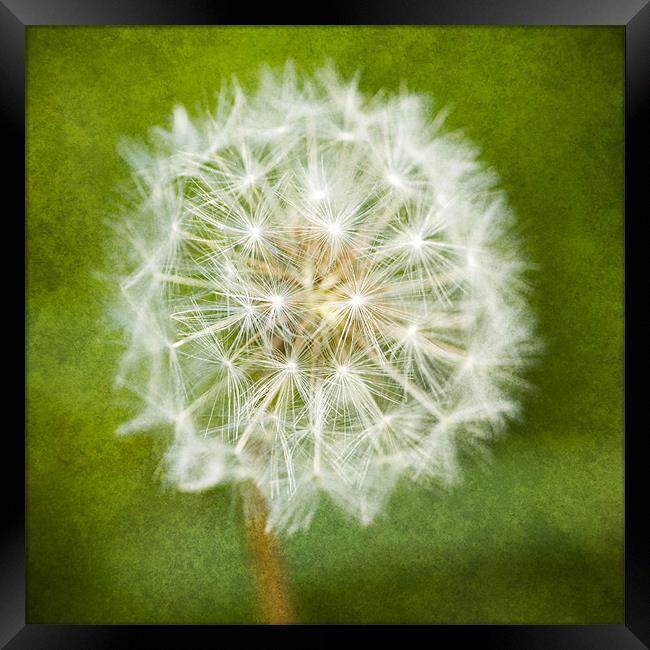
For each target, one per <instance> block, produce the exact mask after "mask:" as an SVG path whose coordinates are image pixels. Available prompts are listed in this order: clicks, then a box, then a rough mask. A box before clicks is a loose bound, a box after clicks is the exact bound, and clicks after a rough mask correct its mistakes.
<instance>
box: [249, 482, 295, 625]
mask: <svg viewBox="0 0 650 650" xmlns="http://www.w3.org/2000/svg"><path fill="white" fill-rule="evenodd" d="M242 496H243V500H244V514H245V519H246V534H247V541H248V547H249V551H250V555H251V560H252V565H253V571H254V574H255V580H256V583H257V590H258V598H259V601H260V604H261V607H262V610H263V613H264V620H265V622H266V623H269V624H271V625H288V624H291V623H295V622H296V618H295V612H294V609H293V604H292V599H291V593H290V587H289V581H288V579H287V575H286V571H285V568H284V563H283V561H282V558H281V554H280V549H279V544H278V540H277V539H276V537H275V536H274V535H273V533H270V532H269V531H267V521H268V508H267V505H266V500H265V499H264V497H263V496H262V495H261V494H260V491H259V490H258V489H257V487H256V486H255V484H253V483H251V482H247V483H244V484H242Z"/></svg>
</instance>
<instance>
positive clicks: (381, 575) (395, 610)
mask: <svg viewBox="0 0 650 650" xmlns="http://www.w3.org/2000/svg"><path fill="white" fill-rule="evenodd" d="M27 44H28V49H27V53H28V72H27V99H28V105H27V171H28V191H27V199H28V232H27V235H28V304H27V306H28V376H27V380H28V434H27V484H28V497H27V525H28V528H27V533H28V543H27V551H28V552H27V560H28V566H27V619H28V622H30V623H135V622H137V623H221V622H254V621H259V620H261V614H260V608H259V606H258V604H257V602H256V599H255V596H254V594H255V591H254V587H253V582H252V578H251V575H250V568H249V566H248V563H247V556H246V547H245V537H244V534H243V528H242V519H241V515H240V513H239V510H238V504H237V501H236V499H235V498H234V497H233V491H232V490H231V489H229V488H223V489H215V490H212V491H210V492H207V493H204V494H196V495H187V494H184V495H183V494H177V493H174V492H171V491H168V490H164V489H163V488H162V487H161V485H160V483H159V482H157V480H156V477H155V472H156V468H157V466H158V463H159V459H160V454H161V451H162V450H161V447H160V443H159V442H155V441H154V440H152V439H151V438H146V437H131V438H126V439H124V438H122V439H118V438H117V437H116V436H114V434H113V432H114V430H115V428H116V427H117V426H118V424H120V423H121V422H122V421H123V420H124V419H125V418H126V416H127V415H128V409H127V407H126V406H125V405H124V404H121V403H120V402H118V400H117V398H116V396H115V395H114V393H113V392H112V389H111V385H112V379H113V375H114V370H115V364H116V360H117V358H118V355H119V353H120V345H119V340H118V339H117V338H116V337H115V335H114V334H107V330H106V326H105V323H104V322H102V320H101V319H102V315H103V310H104V305H103V303H104V300H105V298H106V288H105V286H103V285H102V284H101V283H100V282H98V281H97V280H96V279H95V276H94V273H95V272H96V271H98V270H101V269H102V255H103V249H104V248H105V246H106V244H105V242H106V238H107V237H109V236H110V231H109V229H108V228H107V226H106V225H105V223H104V222H103V219H104V217H105V215H106V214H107V213H108V212H110V210H111V208H112V206H113V205H114V203H115V193H114V192H115V187H116V184H117V183H118V182H120V181H121V180H123V179H124V178H125V176H126V174H127V170H126V168H125V166H124V165H123V163H122V161H121V160H120V158H119V157H118V155H117V153H116V150H115V144H116V141H117V139H118V138H119V137H120V136H122V135H128V136H144V135H145V133H146V131H147V129H148V128H149V127H150V126H151V125H153V124H162V123H165V121H166V120H167V119H168V116H169V114H170V112H171V109H172V106H173V104H174V103H176V102H183V103H185V104H186V105H188V107H190V108H193V107H194V106H195V105H196V104H197V103H203V102H211V101H212V99H213V92H214V90H215V89H216V88H217V87H218V85H219V83H220V81H221V79H222V78H224V77H228V76H229V75H230V74H231V73H236V74H237V75H238V76H239V78H240V79H241V81H242V82H243V84H244V86H246V87H251V84H254V82H255V79H256V76H257V69H258V64H260V63H262V62H266V63H270V64H281V63H283V62H284V61H285V59H286V58H287V57H292V58H294V59H295V61H296V63H297V64H298V67H299V68H301V69H310V68H311V66H313V65H314V64H319V63H321V62H322V61H323V60H324V59H325V58H326V57H331V58H332V59H333V60H334V61H335V62H336V63H337V64H338V66H339V67H340V69H341V70H342V71H343V72H344V73H346V74H348V73H352V72H353V71H354V70H355V69H356V68H357V67H358V66H360V67H361V68H362V70H363V76H362V81H361V87H362V89H364V90H366V91H369V92H374V91H376V90H378V89H379V88H385V89H388V90H396V89H398V87H399V83H400V81H401V80H405V81H406V82H407V84H408V86H409V87H410V88H411V89H414V90H417V91H425V92H427V93H430V94H432V95H433V96H434V97H435V98H437V99H438V101H439V102H440V104H439V105H450V106H451V108H452V112H451V115H450V117H449V119H448V125H449V126H450V127H452V128H460V127H462V128H464V130H465V132H466V133H467V135H468V136H469V137H470V138H472V139H474V140H475V141H476V142H477V143H479V144H480V145H481V146H482V150H483V158H484V160H485V161H486V162H488V163H489V164H490V165H493V166H494V167H495V168H496V169H497V171H498V172H499V173H500V175H501V177H502V179H503V185H504V187H505V188H506V190H507V191H508V193H509V198H510V201H511V204H512V206H513V207H514V209H515V210H516V212H517V213H518V215H519V219H520V223H521V224H522V228H523V230H524V232H525V234H526V237H527V239H528V248H529V253H530V255H531V257H532V258H533V259H534V260H535V261H536V262H537V263H538V264H539V271H538V272H537V273H536V275H535V278H534V280H535V284H536V293H535V298H534V303H535V308H536V310H537V312H538V315H539V321H540V329H541V333H542V335H543V337H544V341H545V343H546V346H547V351H546V354H545V357H544V359H543V361H542V363H541V364H540V365H539V367H538V368H537V369H536V370H535V371H534V372H533V373H532V375H531V377H532V380H533V381H534V383H535V384H536V386H537V390H536V392H535V393H534V394H532V395H531V396H530V397H529V399H528V400H527V403H526V409H525V417H524V419H523V421H522V422H521V423H520V424H518V425H516V426H513V427H512V430H511V433H510V435H509V436H508V437H506V438H504V439H503V440H501V441H499V442H497V443H495V444H494V445H493V452H494V457H493V463H492V464H491V465H490V466H489V467H487V468H486V467H483V466H481V465H478V464H477V463H476V462H473V463H470V464H469V465H467V467H466V472H465V475H464V476H465V478H464V481H463V482H462V483H461V484H460V485H458V486H457V487H456V488H455V489H454V490H453V492H452V493H451V494H449V495H445V494H440V493H436V492H432V491H427V490H425V489H421V488H417V489H416V488H405V489H403V490H401V491H400V492H398V493H397V494H396V495H395V497H394V498H393V500H392V502H391V506H390V508H389V511H388V513H387V515H386V517H385V519H383V520H382V521H380V522H379V523H377V524H375V525H373V526H371V527H369V528H366V529H362V528H360V527H359V526H358V525H357V524H355V523H352V522H350V521H348V520H347V518H345V516H344V515H342V514H341V513H339V512H338V511H337V510H335V509H333V508H329V507H327V505H324V506H323V507H322V508H321V510H320V511H319V513H318V514H317V516H316V519H315V522H314V525H313V526H312V528H311V529H310V531H309V532H307V533H304V534H299V535H297V536H295V537H293V538H291V539H289V540H288V541H287V542H286V543H285V551H286V560H287V563H288V566H289V569H290V573H291V578H292V581H293V585H294V592H295V599H296V606H297V609H298V612H299V617H300V620H301V621H303V622H423V623H424V622H446V623H621V622H622V621H623V613H624V612H623V469H624V468H623V426H622V391H623V368H622V364H623V126H624V124H623V82H624V77H623V73H624V68H623V52H624V32H623V28H621V27H615V28H603V27H586V28H573V27H567V28H557V27H551V28H531V27H524V28H493V27H478V28H475V27H431V28H424V27H405V28H395V27H384V28H381V27H378V28H354V27H350V28H340V27H333V28H318V27H315V28H268V27H267V28H234V27H220V28H212V27H163V28H148V27H135V28H133V27H131V28H129V27H127V28H111V27H90V28H88V27H72V28H63V27H29V28H28V36H27Z"/></svg>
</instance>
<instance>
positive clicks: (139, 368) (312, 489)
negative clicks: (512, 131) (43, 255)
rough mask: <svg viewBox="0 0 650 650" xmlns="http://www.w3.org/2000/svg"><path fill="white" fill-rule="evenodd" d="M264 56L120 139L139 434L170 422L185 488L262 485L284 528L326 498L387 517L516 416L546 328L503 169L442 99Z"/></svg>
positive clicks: (169, 460) (274, 520)
mask: <svg viewBox="0 0 650 650" xmlns="http://www.w3.org/2000/svg"><path fill="white" fill-rule="evenodd" d="M357 81H358V80H357V78H356V77H355V78H354V79H352V80H351V81H344V80H341V79H340V78H339V76H338V75H337V74H336V72H335V71H334V70H333V68H331V67H326V68H324V69H322V70H319V71H317V72H316V74H315V76H314V77H305V78H300V77H299V76H298V75H297V74H296V72H295V70H294V68H293V67H292V66H291V65H287V66H286V67H285V69H284V71H283V72H282V73H280V74H274V73H272V72H271V71H269V70H265V71H264V72H263V74H262V79H261V84H260V86H259V88H258V89H257V91H256V92H255V93H253V94H245V93H244V91H243V90H242V89H241V88H240V87H239V85H238V84H237V83H236V82H233V83H232V84H230V85H229V86H228V85H227V86H225V87H224V90H222V91H221V93H220V95H219V98H218V104H217V107H216V110H214V111H208V112H206V113H205V114H202V115H200V116H198V117H196V118H194V119H190V117H189V116H188V114H187V113H186V111H185V109H184V108H182V107H177V108H176V109H175V110H174V117H173V124H172V125H171V128H169V129H168V130H164V129H160V128H158V129H155V130H154V131H153V132H152V139H151V143H150V146H148V147H145V146H141V145H129V146H126V147H125V148H124V153H125V156H126V158H127V160H128V162H129V163H130V166H131V168H132V171H133V176H134V180H135V183H134V187H135V190H134V195H133V196H132V197H131V198H130V200H129V215H128V218H127V219H125V220H124V223H125V224H126V225H125V226H124V228H123V232H125V233H126V235H127V237H128V242H129V249H130V251H131V253H132V255H131V259H130V265H131V266H130V268H129V271H128V273H126V274H125V277H124V278H123V279H122V282H121V294H122V298H123V302H122V304H123V310H122V312H121V313H122V314H123V317H124V323H125V329H126V332H127V334H128V338H129V347H128V350H127V352H126V354H125V356H124V358H123V362H122V365H121V367H120V371H119V376H118V380H119V383H120V385H124V386H127V387H130V388H131V389H132V390H134V391H135V392H136V394H137V395H138V396H139V397H140V398H141V401H142V405H143V408H142V412H141V413H140V414H139V415H138V416H137V417H136V418H135V419H134V420H133V421H131V422H129V423H126V424H125V425H124V426H123V427H122V428H121V431H122V432H124V433H127V432H131V431H136V430H142V429H146V428H149V427H159V426H160V425H164V426H167V427H169V428H170V429H171V430H172V431H173V442H172V444H171V447H170V449H169V451H168V453H167V456H166V468H167V470H168V472H167V474H168V477H169V478H170V479H171V480H172V481H173V482H174V483H175V485H176V486H177V487H178V488H179V489H180V490H186V491H194V490H204V489H206V488H210V487H212V486H215V485H218V484H222V483H227V482H232V483H240V482H241V483H244V484H247V485H249V486H255V489H256V491H257V492H256V493H257V494H258V495H259V499H258V501H259V503H262V504H263V507H264V508H265V509H266V511H267V513H268V516H267V518H266V520H265V522H266V528H267V530H273V531H280V532H285V533H292V532H295V531H296V530H298V529H301V528H306V527H307V526H309V524H310V522H311V520H312V517H313V515H314V512H315V510H316V507H317V504H318V501H319V499H320V498H321V496H322V495H323V494H327V495H329V497H330V498H331V499H332V500H334V502H336V503H337V504H339V505H340V506H341V507H342V508H343V509H344V510H345V511H347V512H349V513H351V514H353V515H354V516H356V517H357V518H358V519H359V520H360V521H361V522H362V523H364V524H368V523H370V522H371V521H372V520H373V519H374V518H375V517H376V516H377V515H378V514H379V513H380V512H381V511H382V509H383V508H384V506H385V504H386V501H387V499H388V497H389V495H390V493H391V491H392V489H393V487H394V486H395V484H396V483H397V481H398V480H400V479H411V480H420V481H426V480H431V479H433V480H441V481H443V482H445V483H451V482H452V481H453V480H454V478H455V477H456V476H457V474H458V463H457V453H458V450H459V449H460V447H461V444H466V443H472V442H480V441H483V440H485V439H487V438H491V437H493V436H495V435H497V434H499V433H501V432H502V431H503V430H504V428H505V425H506V423H507V421H508V419H509V418H511V417H513V416H515V415H516V414H517V400H516V395H517V391H518V389H519V387H520V386H521V385H522V379H521V373H522V369H523V368H524V366H525V364H526V359H527V358H528V356H529V352H530V350H531V349H532V348H531V346H532V343H531V341H532V339H531V329H532V322H531V317H530V314H529V309H528V305H527V303H526V286H525V283H524V281H523V274H524V272H525V270H526V265H525V264H524V263H523V262H522V260H521V259H520V258H519V256H518V253H517V246H516V241H515V238H514V235H513V218H512V215H511V213H510V211H509V210H508V207H507V205H506V201H505V197H504V195H503V193H502V192H501V191H499V189H498V187H497V186H496V177H495V175H494V174H493V173H492V172H490V171H489V170H486V169H485V168H484V167H483V166H482V165H481V163H480V162H479V161H478V159H477V151H476V150H475V148H474V147H473V146H472V145H470V144H468V143H467V142H466V141H465V140H463V139H462V138H461V137H460V136H459V135H458V134H454V133H444V132H443V131H442V122H443V116H442V115H441V114H439V115H438V116H436V117H434V118H433V119H431V118H430V115H431V110H430V105H429V103H428V100H427V99H426V97H421V96H418V95H414V94H409V93H407V92H406V91H402V92H400V93H399V94H397V95H395V96H386V95H381V94H380V95H376V96H375V97H373V98H367V97H366V96H364V95H363V94H362V93H361V92H360V91H359V89H358V85H357Z"/></svg>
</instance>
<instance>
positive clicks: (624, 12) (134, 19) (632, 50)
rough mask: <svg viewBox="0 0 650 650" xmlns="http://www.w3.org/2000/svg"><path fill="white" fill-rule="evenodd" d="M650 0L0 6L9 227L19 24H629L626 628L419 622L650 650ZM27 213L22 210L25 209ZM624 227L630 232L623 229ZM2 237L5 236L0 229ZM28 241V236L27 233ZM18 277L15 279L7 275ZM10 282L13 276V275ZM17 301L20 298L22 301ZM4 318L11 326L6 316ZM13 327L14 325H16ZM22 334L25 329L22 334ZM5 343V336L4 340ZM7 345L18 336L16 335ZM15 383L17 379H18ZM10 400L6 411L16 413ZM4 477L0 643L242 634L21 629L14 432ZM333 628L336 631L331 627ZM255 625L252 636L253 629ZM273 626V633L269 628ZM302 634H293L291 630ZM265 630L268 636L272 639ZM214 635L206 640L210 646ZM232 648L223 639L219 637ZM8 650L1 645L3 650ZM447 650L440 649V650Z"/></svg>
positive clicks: (21, 48) (17, 118) (52, 644)
mask: <svg viewBox="0 0 650 650" xmlns="http://www.w3.org/2000/svg"><path fill="white" fill-rule="evenodd" d="M647 2H648V0H488V1H485V0H464V1H459V0H438V1H436V2H432V1H431V0H429V1H427V0H412V1H411V2H409V3H408V4H406V3H396V2H390V1H389V0H378V1H377V2H375V3H374V4H373V5H370V6H366V4H365V3H363V2H359V1H358V0H346V1H345V2H339V1H333V0H332V1H329V2H327V3H324V5H323V6H322V7H320V6H318V7H311V8H309V9H307V8H306V7H304V6H303V7H302V8H297V9H296V10H294V11H292V13H291V14H287V13H285V12H283V11H282V9H280V8H279V7H278V6H277V5H275V4H269V5H268V6H267V7H266V8H260V9H257V8H255V9H252V8H251V7H250V6H242V4H241V3H233V2H209V1H208V0H185V1H183V0H158V1H155V0H113V1H112V2H107V1H103V2H102V0H84V1H81V2H80V1H78V0H0V88H1V90H0V106H1V111H2V119H3V124H4V128H3V129H2V133H3V145H4V151H5V153H6V157H7V160H8V161H9V165H7V170H6V172H5V173H4V180H5V181H6V183H7V184H6V194H5V197H6V198H9V197H10V196H11V198H13V199H14V203H13V206H12V207H11V208H9V207H7V206H8V205H9V204H7V203H5V207H7V212H5V220H4V221H5V224H7V225H8V224H9V223H14V224H18V223H21V219H20V216H19V215H20V214H21V212H22V211H23V210H24V206H25V195H24V191H23V188H24V166H23V164H21V163H20V162H19V161H21V160H24V145H25V138H24V134H25V130H24V127H25V120H24V109H25V28H26V27H27V26H29V25H101V24H111V25H132V24H151V25H156V24H240V25H242V24H247V21H249V20H250V18H251V17H252V16H254V17H255V19H256V23H255V24H321V25H322V24H328V25H329V24H427V25H432V24H439V25H441V24H455V25H461V24H472V25H476V24H499V25H622V26H623V25H624V26H625V38H626V49H625V62H626V73H625V75H626V87H625V120H626V127H625V146H626V153H625V167H626V181H625V194H626V196H625V204H626V205H625V223H626V289H625V304H626V341H627V344H626V357H625V365H626V391H625V392H626V396H625V411H626V436H625V461H626V471H625V490H626V504H625V520H626V542H625V623H624V624H623V625H547V626H535V625H533V626H515V625H513V626H490V625H482V626H471V625H468V626H456V625H454V626H451V625H440V626H435V625H433V626H418V629H419V632H420V633H422V634H423V635H424V636H425V637H428V638H429V639H430V641H431V643H432V644H440V643H441V642H442V643H443V644H444V643H445V642H453V643H454V644H458V643H460V644H472V645H475V644H476V645H482V646H485V647H495V648H502V649H505V648H525V649H535V648H543V649H544V650H552V649H553V648H562V649H565V648H589V649H596V650H597V649H601V648H602V649H603V650H605V649H607V650H612V649H627V648H629V649H633V648H643V647H647V645H648V644H650V616H649V614H650V571H649V561H648V560H649V558H650V548H649V546H648V535H647V532H646V531H645V530H644V528H645V527H644V526H643V523H644V519H645V518H646V517H647V515H646V510H647V506H646V505H645V502H644V499H643V496H644V490H645V489H647V488H646V482H645V480H644V479H645V474H646V472H645V471H644V467H643V465H644V464H645V458H644V455H643V453H642V449H643V442H644V436H645V435H646V434H645V431H644V428H642V427H635V426H633V422H634V412H635V410H636V408H637V407H636V402H635V400H634V399H633V393H634V386H635V383H636V382H634V381H632V380H630V379H629V377H630V375H631V374H632V372H633V370H634V369H636V368H640V367H642V360H640V359H639V358H638V357H639V354H638V353H634V357H633V356H632V354H628V352H627V351H629V350H630V349H634V346H631V345H630V343H629V337H630V334H631V333H632V324H633V323H634V320H635V319H634V309H635V308H636V306H635V303H634V301H633V300H632V297H631V291H632V286H633V282H634V279H635V278H636V277H637V276H636V275H635V274H634V273H633V272H630V268H632V267H631V266H630V265H631V264H632V265H633V264H634V263H635V261H636V260H637V259H639V256H638V255H636V254H635V251H634V247H635V246H637V245H641V244H640V240H641V237H637V236H635V234H634V230H635V228H638V227H639V225H638V224H640V223H642V222H643V221H644V219H643V217H644V216H647V202H646V200H645V197H644V196H643V194H644V190H645V187H644V185H645V184H647V180H646V177H647V172H646V171H645V170H646V169H647V163H646V162H645V161H644V159H643V158H642V156H643V155H644V154H645V152H647V151H648V144H649V141H648V132H647V126H646V124H647V123H648V122H649V121H650V120H649V119H648V105H649V102H650V6H648V4H647ZM23 214H24V212H23ZM628 228H629V229H630V230H628ZM6 237H7V238H8V239H7V241H8V240H9V237H10V235H9V234H8V231H7V232H6ZM23 237H24V231H23ZM14 273H15V272H14ZM6 277H11V275H8V276H6ZM23 297H24V294H23ZM3 320H5V321H6V320H7V319H3ZM13 326H18V327H20V323H15V322H14V323H13ZM23 333H24V329H23ZM5 340H7V339H5ZM12 340H13V339H12ZM14 383H15V382H14ZM13 403H15V402H13V401H10V400H8V402H7V408H8V412H9V411H10V410H11V408H12V406H13ZM4 429H5V430H4V432H3V441H4V454H3V457H4V458H3V460H4V463H3V470H2V472H1V473H0V474H1V480H2V483H3V485H2V487H3V488H4V490H3V493H2V494H3V497H4V498H3V502H4V503H3V505H4V508H3V510H4V520H3V526H2V533H1V538H0V539H1V541H0V594H1V595H0V646H2V647H7V648H9V649H10V650H17V649H20V648H29V649H30V650H33V649H39V648H47V649H48V650H54V649H57V648H66V649H74V648H85V649H87V648H130V647H134V648H135V647H138V648H141V647H147V646H148V645H149V644H153V643H156V642H159V641H160V640H163V641H164V642H169V643H172V644H175V643H176V642H178V643H180V644H182V645H183V646H185V647H203V646H204V645H207V644H208V643H210V646H212V645H213V644H214V642H218V641H222V642H223V641H226V639H227V638H228V636H229V635H230V633H236V634H240V633H241V626H239V627H238V628H236V629H234V628H228V626H219V629H218V630H217V629H215V628H214V627H212V626H182V627H176V626H164V627H157V626H88V625H85V626H73V625H70V626H68V625H65V626H62V625H32V624H27V625H26V624H25V607H24V606H25V575H24V574H25V517H24V515H25V512H24V509H25V501H24V500H23V496H24V486H25V482H24V479H25V475H24V454H25V445H24V442H25V441H24V438H23V437H22V436H20V435H17V434H16V431H19V430H20V429H19V428H15V427H9V426H6V425H5V427H4ZM332 627H335V626H332ZM258 629H259V628H258ZM264 629H265V630H270V629H271V628H264ZM301 631H309V626H295V627H294V628H292V630H290V631H289V630H287V632H288V633H290V634H299V633H300V632H301ZM267 633H268V632H267ZM210 639H212V642H210ZM226 642H227V641H226ZM5 644H6V646H5ZM442 647H444V646H442Z"/></svg>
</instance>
